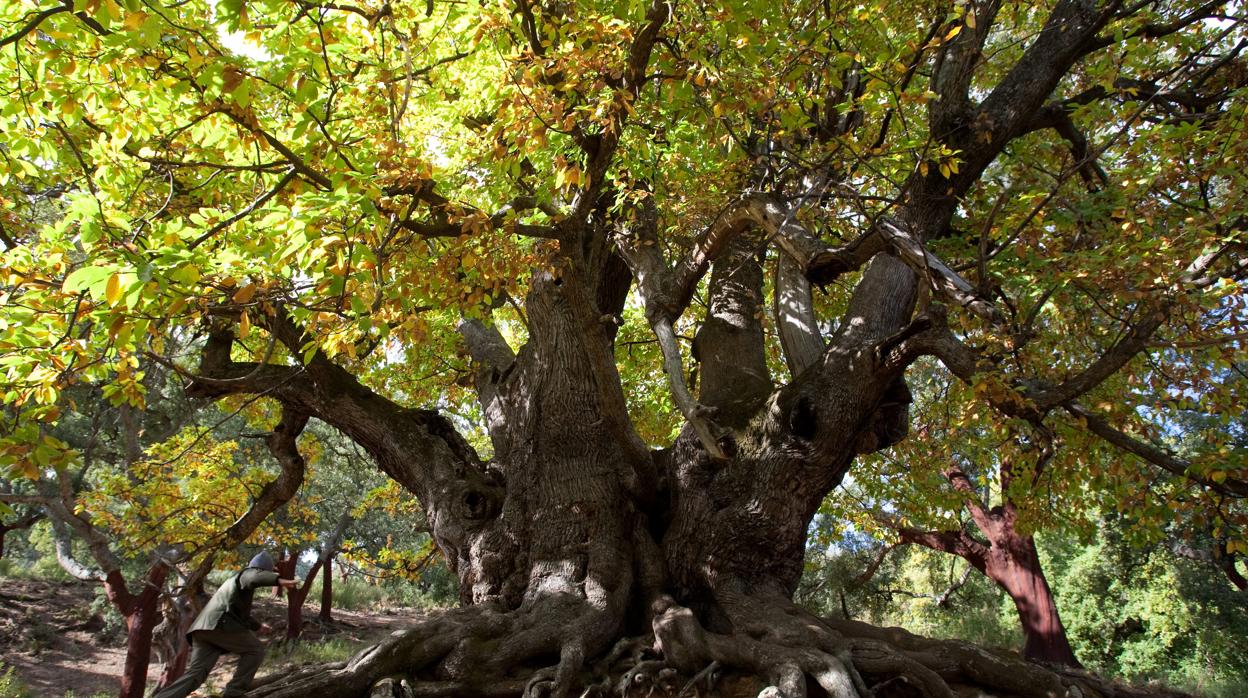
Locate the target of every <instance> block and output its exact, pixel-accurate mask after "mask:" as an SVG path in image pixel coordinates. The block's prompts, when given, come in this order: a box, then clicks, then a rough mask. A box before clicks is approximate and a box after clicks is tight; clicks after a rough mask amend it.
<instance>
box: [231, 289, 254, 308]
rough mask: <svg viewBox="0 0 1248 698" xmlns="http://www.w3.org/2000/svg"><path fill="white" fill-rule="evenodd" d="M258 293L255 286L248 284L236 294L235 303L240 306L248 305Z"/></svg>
mask: <svg viewBox="0 0 1248 698" xmlns="http://www.w3.org/2000/svg"><path fill="white" fill-rule="evenodd" d="M256 291H257V287H256V285H255V284H247V285H246V286H244V287H242V288H240V289H238V291H236V292H235V293H234V302H235V303H239V304H242V303H246V302H248V301H250V300H251V298H252V296H255V295H256Z"/></svg>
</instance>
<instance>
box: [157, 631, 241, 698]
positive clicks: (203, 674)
mask: <svg viewBox="0 0 1248 698" xmlns="http://www.w3.org/2000/svg"><path fill="white" fill-rule="evenodd" d="M222 654H237V655H238V669H236V670H235V671H234V678H232V679H230V682H229V683H228V684H226V685H225V693H224V694H223V695H224V696H225V697H226V698H235V697H236V696H241V695H243V694H244V693H246V692H247V689H248V688H251V679H252V678H253V677H255V675H256V670H257V669H259V668H260V663H261V662H263V661H264V645H262V644H260V638H258V637H256V634H255V633H253V632H251V631H250V630H196V631H195V632H193V633H191V659H190V662H189V663H188V664H187V667H186V673H185V674H182V676H181V677H179V678H178V680H177V681H174V682H173V683H171V684H169V685H168V686H167V687H165V689H164V690H163V691H161V692H159V693H157V694H156V695H154V696H152V698H186V696H187V695H189V694H190V692H191V691H194V690H195V689H196V688H199V686H200V684H202V683H203V682H204V681H206V680H207V679H208V673H209V672H210V671H212V667H214V666H216V664H217V660H218V659H220V658H221V655H222Z"/></svg>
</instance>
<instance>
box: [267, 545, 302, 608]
mask: <svg viewBox="0 0 1248 698" xmlns="http://www.w3.org/2000/svg"><path fill="white" fill-rule="evenodd" d="M298 564H299V554H298V553H292V552H290V551H289V550H283V551H282V554H281V555H280V556H279V557H278V558H277V562H276V563H275V564H274V565H273V567H274V568H275V569H276V570H277V574H278V575H279V576H281V577H282V579H290V578H292V577H294V576H295V568H296V567H297V566H298ZM284 591H285V590H284V589H282V587H280V586H276V587H273V595H274V596H276V597H277V598H279V599H280V598H282V594H283V593H284Z"/></svg>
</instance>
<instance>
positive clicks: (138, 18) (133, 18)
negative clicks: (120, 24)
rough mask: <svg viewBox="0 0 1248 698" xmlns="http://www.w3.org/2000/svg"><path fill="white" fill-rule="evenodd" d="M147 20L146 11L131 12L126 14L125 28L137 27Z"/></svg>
mask: <svg viewBox="0 0 1248 698" xmlns="http://www.w3.org/2000/svg"><path fill="white" fill-rule="evenodd" d="M146 20H147V13H146V12H131V13H129V14H127V15H126V22H125V25H126V29H138V28H139V27H141V26H143V22H145V21H146Z"/></svg>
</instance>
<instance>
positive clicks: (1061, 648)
mask: <svg viewBox="0 0 1248 698" xmlns="http://www.w3.org/2000/svg"><path fill="white" fill-rule="evenodd" d="M984 572H985V574H987V575H988V576H989V577H990V578H991V579H992V580H993V581H994V582H996V583H997V585H998V586H1000V587H1001V588H1002V589H1004V590H1005V593H1007V594H1009V596H1010V600H1011V601H1013V602H1014V607H1015V608H1017V609H1018V620H1019V623H1020V624H1021V625H1022V628H1023V637H1024V644H1023V656H1024V657H1026V658H1027V659H1033V660H1037V661H1041V662H1049V663H1051V664H1065V665H1067V666H1073V667H1078V666H1081V665H1080V664H1079V660H1078V659H1077V658H1075V652H1074V650H1073V649H1071V647H1070V642H1069V641H1068V640H1067V638H1066V628H1065V626H1063V625H1062V619H1061V616H1060V615H1059V614H1058V612H1057V603H1056V602H1055V601H1054V599H1053V592H1052V590H1051V589H1049V582H1048V580H1047V579H1045V576H1044V570H1043V569H1042V568H1041V566H1040V556H1039V555H1038V554H1037V552H1036V542H1035V539H1034V538H1033V537H1032V536H1020V535H1019V534H1018V533H1017V532H1016V531H1014V530H1013V528H1010V529H1008V530H1007V531H1003V532H1000V533H998V535H996V536H994V540H993V541H992V550H991V551H990V552H989V553H988V556H987V558H986V565H985V569H984Z"/></svg>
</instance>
